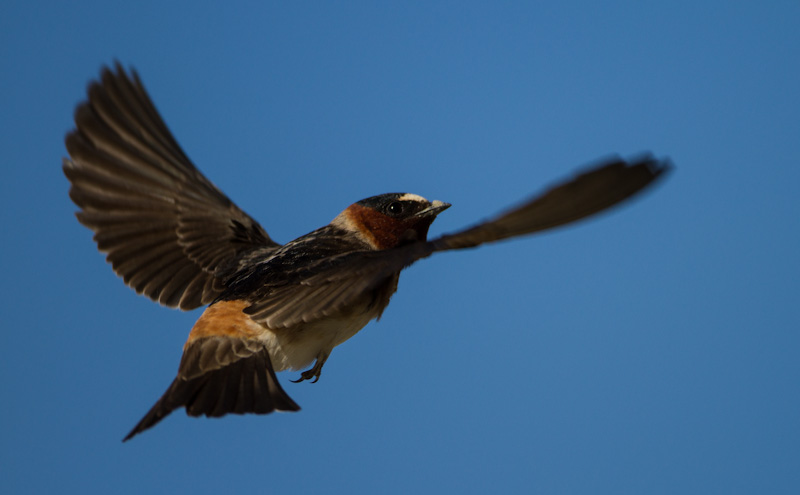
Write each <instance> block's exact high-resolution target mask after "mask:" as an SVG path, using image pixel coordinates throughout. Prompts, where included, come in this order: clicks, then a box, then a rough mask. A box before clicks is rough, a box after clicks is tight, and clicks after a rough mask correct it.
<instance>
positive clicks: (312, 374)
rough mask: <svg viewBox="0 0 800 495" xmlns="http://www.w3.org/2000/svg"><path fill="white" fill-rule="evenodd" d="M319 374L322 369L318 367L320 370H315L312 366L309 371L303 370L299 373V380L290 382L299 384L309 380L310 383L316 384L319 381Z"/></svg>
mask: <svg viewBox="0 0 800 495" xmlns="http://www.w3.org/2000/svg"><path fill="white" fill-rule="evenodd" d="M321 374H322V368H321V367H320V369H317V367H316V366H314V367H313V368H311V369H310V370H305V371H304V372H302V373H300V378H298V379H297V380H291V382H292V383H300V382H302V381H305V380H311V383H317V381H318V380H319V375H321ZM312 378H313V380H312Z"/></svg>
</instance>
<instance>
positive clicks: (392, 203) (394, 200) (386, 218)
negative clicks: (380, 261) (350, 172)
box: [332, 193, 450, 249]
mask: <svg viewBox="0 0 800 495" xmlns="http://www.w3.org/2000/svg"><path fill="white" fill-rule="evenodd" d="M449 207H450V204H449V203H444V202H442V201H438V200H435V201H428V200H427V199H425V198H423V197H422V196H417V195H416V194H409V193H388V194H381V195H378V196H372V197H371V198H367V199H362V200H361V201H359V202H357V203H353V204H352V205H350V206H349V207H347V209H346V210H344V211H343V212H342V213H340V214H339V216H337V217H336V218H335V219H334V221H333V222H332V223H333V224H334V225H336V226H338V227H340V228H344V229H346V230H349V231H352V232H354V233H356V234H357V235H359V237H361V238H362V239H363V240H365V241H366V242H367V243H368V244H370V245H371V246H372V247H373V248H375V249H390V248H393V247H397V246H400V245H403V244H406V243H409V242H416V241H425V240H426V239H427V236H428V228H429V227H430V226H431V223H433V221H434V220H435V219H436V215H438V214H439V213H441V212H442V211H444V210H446V209H447V208H449Z"/></svg>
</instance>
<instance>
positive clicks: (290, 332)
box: [63, 63, 671, 441]
mask: <svg viewBox="0 0 800 495" xmlns="http://www.w3.org/2000/svg"><path fill="white" fill-rule="evenodd" d="M66 148H67V151H68V153H69V158H65V159H64V161H63V170H64V173H65V174H66V176H67V178H68V179H69V181H70V183H71V187H70V191H69V195H70V198H71V199H72V201H73V202H75V204H76V205H77V206H78V207H79V208H80V211H78V212H77V213H76V216H77V218H78V220H79V221H80V222H81V223H82V224H83V225H85V226H86V227H88V228H90V229H91V230H93V231H94V240H95V242H96V243H97V247H98V249H99V250H100V251H101V252H103V253H106V255H107V256H106V260H107V261H108V262H109V263H111V266H112V267H113V269H114V272H115V273H116V274H117V275H119V276H120V277H122V279H123V280H124V281H125V283H126V284H127V285H128V286H129V287H131V288H132V289H134V290H135V291H136V292H137V293H139V294H144V295H145V296H147V297H149V298H150V299H152V300H154V301H157V302H159V303H161V304H163V305H165V306H168V307H172V308H180V309H182V310H191V309H195V308H198V307H201V306H207V307H206V309H205V311H204V312H203V314H202V315H201V316H200V318H199V319H198V320H197V322H196V323H195V325H194V327H192V330H191V332H190V333H189V338H188V340H187V341H186V344H185V345H184V347H183V355H182V357H181V361H180V365H179V367H178V375H177V377H176V378H175V379H174V380H173V382H172V384H171V385H170V386H169V388H167V390H166V392H164V394H163V395H162V396H161V398H160V399H159V400H158V401H157V402H156V403H155V405H154V406H153V407H152V408H151V409H150V410H149V412H148V413H147V414H146V415H145V416H144V417H143V418H142V420H141V421H139V423H138V424H137V425H136V426H135V427H134V428H133V429H132V430H131V432H130V433H129V434H128V435H127V436H126V437H125V439H124V440H123V441H125V440H129V439H130V438H132V437H133V436H134V435H136V434H138V433H141V432H143V431H144V430H146V429H148V428H150V427H152V426H154V425H155V424H156V423H158V422H159V421H161V420H162V419H164V417H166V416H167V415H168V414H170V413H171V412H172V411H173V410H175V409H178V408H181V407H184V408H186V413H187V414H188V415H190V416H200V415H206V416H209V417H219V416H223V415H225V414H228V413H235V414H244V413H255V414H266V413H270V412H272V411H276V410H277V411H297V410H299V409H300V407H299V406H298V405H297V404H296V403H295V402H294V401H293V400H292V399H291V398H290V397H289V396H288V395H287V394H286V392H285V391H284V390H283V388H282V387H281V385H280V383H279V382H278V379H277V378H276V376H275V372H278V371H283V370H302V369H305V368H307V367H308V369H305V371H302V373H301V374H300V377H299V379H298V380H297V381H298V382H300V381H303V380H310V381H312V382H315V381H317V380H318V379H319V377H320V373H321V372H322V367H323V365H324V364H325V362H326V360H327V359H328V357H329V356H330V354H331V351H332V350H333V348H334V347H336V346H337V345H339V344H341V343H343V342H345V341H346V340H347V339H349V338H350V337H352V336H353V335H355V334H356V333H357V332H358V331H359V330H361V329H362V328H363V327H364V326H365V325H366V324H367V323H368V322H369V321H371V320H373V319H377V318H380V316H381V314H382V313H383V311H384V309H386V306H387V305H388V304H389V299H390V298H391V296H392V294H393V293H394V292H395V291H396V290H397V283H398V279H399V276H400V272H401V271H402V270H403V269H404V268H406V267H408V266H409V265H411V264H412V263H414V262H415V261H417V260H420V259H422V258H426V257H428V256H430V255H432V254H433V253H436V252H439V251H448V250H453V249H466V248H473V247H476V246H479V245H481V244H485V243H488V242H495V241H500V240H503V239H508V238H512V237H516V236H521V235H527V234H532V233H534V232H540V231H543V230H546V229H550V228H553V227H558V226H560V225H564V224H567V223H570V222H574V221H576V220H580V219H582V218H585V217H587V216H590V215H593V214H595V213H598V212H600V211H603V210H605V209H606V208H609V207H611V206H614V205H616V204H617V203H619V202H621V201H623V200H625V199H627V198H629V197H631V196H632V195H634V194H636V193H637V192H639V191H641V190H643V189H645V188H646V187H648V186H649V185H651V184H653V183H654V182H655V181H656V180H657V179H658V178H660V177H663V176H664V175H665V172H666V171H667V170H669V168H670V166H671V165H670V163H669V161H668V160H666V159H664V160H658V159H655V158H654V157H652V156H651V155H644V156H640V157H638V158H635V159H632V160H627V161H626V160H624V159H621V158H608V159H606V160H604V161H602V162H600V163H598V164H596V165H595V166H594V167H593V168H591V169H590V170H586V171H584V172H583V173H581V174H579V175H577V176H575V177H573V178H571V179H569V180H567V181H565V182H563V183H561V184H560V185H557V186H555V187H553V188H551V189H549V190H547V191H544V192H543V193H542V194H539V195H537V196H534V197H532V198H531V199H529V200H527V201H524V202H523V203H521V204H520V205H518V206H516V207H514V208H511V209H509V210H507V211H505V212H504V213H501V214H499V215H497V216H495V217H494V218H491V219H489V220H487V221H484V222H481V223H478V224H476V225H474V226H472V227H469V228H466V229H464V230H460V231H457V232H455V233H452V234H446V235H442V236H441V237H437V238H435V239H433V240H428V239H427V235H428V228H429V227H430V225H431V223H432V222H433V221H434V220H435V219H436V217H437V216H438V215H439V214H440V213H441V212H442V211H444V210H445V209H447V208H448V207H449V206H450V205H449V204H448V203H444V202H442V201H428V200H427V199H425V198H423V197H421V196H418V195H416V194H409V193H389V194H381V195H378V196H373V197H370V198H367V199H363V200H361V201H358V202H356V203H353V204H352V205H350V206H348V207H347V208H346V209H345V210H344V211H342V212H341V213H339V214H338V215H337V216H336V217H335V218H334V219H333V220H332V221H331V223H329V224H328V225H325V226H324V227H321V228H319V229H317V230H314V231H312V232H311V233H309V234H306V235H303V236H301V237H299V238H297V239H295V240H293V241H291V242H288V243H287V244H283V245H281V244H279V243H277V242H275V241H274V240H272V238H270V236H269V235H268V234H267V232H266V231H265V230H264V229H263V228H262V227H261V225H259V223H258V222H256V221H255V220H253V219H252V218H251V217H250V216H249V215H248V214H247V213H245V212H244V211H242V210H241V209H240V208H239V207H238V206H236V204H234V203H233V202H232V201H231V200H230V199H228V197H227V196H226V195H225V194H223V193H222V191H220V190H219V189H218V188H217V187H216V186H215V185H214V184H213V183H212V182H211V181H209V180H208V179H207V178H206V177H205V176H204V175H203V174H202V173H200V171H199V170H198V169H197V168H196V167H195V166H194V165H193V164H192V162H191V161H190V160H189V158H187V156H186V154H184V152H183V151H182V150H181V148H180V146H179V145H178V143H177V141H176V140H175V138H174V137H173V136H172V133H171V132H170V131H169V129H168V128H167V126H166V125H165V124H164V121H163V120H162V118H161V116H160V115H159V113H158V111H157V110H156V108H155V106H154V105H153V102H152V101H151V99H150V97H149V96H148V94H147V92H146V91H145V88H144V86H143V85H142V82H141V80H140V79H139V77H138V75H137V74H136V72H135V71H130V73H128V72H126V70H125V69H124V68H123V67H122V66H121V65H120V64H119V63H117V64H116V65H115V67H114V69H109V68H103V69H102V72H101V76H100V78H99V80H97V81H93V82H92V83H90V85H89V88H88V99H87V100H86V101H85V102H83V103H81V104H79V105H78V106H77V108H76V110H75V129H74V130H72V131H71V132H69V133H68V134H67V136H66ZM312 363H313V366H312ZM309 366H310V367H309Z"/></svg>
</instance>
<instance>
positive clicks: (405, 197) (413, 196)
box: [397, 193, 430, 203]
mask: <svg viewBox="0 0 800 495" xmlns="http://www.w3.org/2000/svg"><path fill="white" fill-rule="evenodd" d="M397 199H399V200H400V201H417V202H419V203H430V201H428V200H427V199H425V198H423V197H422V196H419V195H416V194H411V193H405V194H403V195H402V196H400V197H399V198H397Z"/></svg>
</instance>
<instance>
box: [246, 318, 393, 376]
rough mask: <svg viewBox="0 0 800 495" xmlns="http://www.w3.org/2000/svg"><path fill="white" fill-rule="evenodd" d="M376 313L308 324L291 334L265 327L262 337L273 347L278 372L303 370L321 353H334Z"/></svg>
mask: <svg viewBox="0 0 800 495" xmlns="http://www.w3.org/2000/svg"><path fill="white" fill-rule="evenodd" d="M376 316H377V314H370V313H365V314H363V315H362V316H359V317H357V318H352V317H350V318H326V319H323V320H320V321H315V322H312V323H307V324H306V325H304V326H303V328H302V329H300V330H292V331H291V333H290V332H287V331H286V330H279V331H277V332H273V331H270V330H269V329H266V331H264V329H262V332H261V340H263V342H264V345H265V346H266V347H267V349H268V350H269V355H270V359H271V360H272V367H273V369H274V370H275V371H283V370H300V369H303V368H307V367H308V366H309V365H311V363H313V362H314V360H315V359H316V358H317V356H319V355H320V354H324V355H325V356H327V355H328V354H330V352H331V350H333V348H334V347H336V346H337V345H339V344H341V343H342V342H344V341H346V340H347V339H349V338H350V337H352V336H353V335H355V334H356V333H358V331H359V330H361V329H362V328H364V326H366V324H367V323H369V321H370V320H372V319H373V318H375V317H376ZM253 323H255V322H253Z"/></svg>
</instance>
